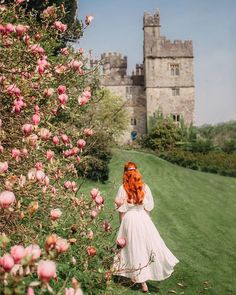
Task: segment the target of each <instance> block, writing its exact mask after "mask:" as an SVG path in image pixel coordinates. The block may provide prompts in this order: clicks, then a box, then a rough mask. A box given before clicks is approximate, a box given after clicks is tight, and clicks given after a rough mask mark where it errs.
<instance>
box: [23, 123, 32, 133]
mask: <svg viewBox="0 0 236 295" xmlns="http://www.w3.org/2000/svg"><path fill="white" fill-rule="evenodd" d="M32 130H33V125H32V124H24V125H23V126H22V131H23V132H24V134H25V135H29V134H30V133H31V132H32Z"/></svg>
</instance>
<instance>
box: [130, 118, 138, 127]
mask: <svg viewBox="0 0 236 295" xmlns="http://www.w3.org/2000/svg"><path fill="white" fill-rule="evenodd" d="M136 123H137V122H136V118H131V120H130V124H131V125H132V126H136Z"/></svg>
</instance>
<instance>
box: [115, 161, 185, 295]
mask: <svg viewBox="0 0 236 295" xmlns="http://www.w3.org/2000/svg"><path fill="white" fill-rule="evenodd" d="M115 202H116V205H117V210H118V211H119V213H120V222H121V224H120V229H119V232H118V236H117V244H118V245H119V246H120V247H121V250H120V252H119V254H118V255H117V256H116V257H115V262H114V270H115V274H116V275H121V276H124V277H127V278H130V279H131V280H132V281H133V282H136V283H141V286H142V291H144V292H148V287H147V284H146V281H147V280H156V281H161V280H164V279H166V278H168V277H169V276H170V275H171V273H172V272H173V268H174V266H175V264H176V263H178V262H179V261H178V259H177V258H176V257H175V256H174V255H173V254H172V253H171V252H170V250H169V249H168V248H167V247H166V245H165V243H164V241H163V240H162V238H161V237H160V234H159V232H158V231H157V229H156V227H155V225H154V224H153V222H152V220H151V218H150V216H149V212H150V211H151V210H152V209H153V207H154V203H153V197H152V193H151V191H150V188H149V187H148V185H147V184H145V183H143V181H142V176H141V174H140V173H139V171H138V170H137V165H136V164H135V163H133V162H128V163H127V164H126V165H125V167H124V175H123V185H121V186H120V188H119V190H118V193H117V196H116V200H115Z"/></svg>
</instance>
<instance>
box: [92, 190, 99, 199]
mask: <svg viewBox="0 0 236 295" xmlns="http://www.w3.org/2000/svg"><path fill="white" fill-rule="evenodd" d="M99 195H100V192H99V190H98V189H97V188H93V189H92V190H91V191H90V196H91V197H92V199H93V200H95V198H96V197H97V196H99Z"/></svg>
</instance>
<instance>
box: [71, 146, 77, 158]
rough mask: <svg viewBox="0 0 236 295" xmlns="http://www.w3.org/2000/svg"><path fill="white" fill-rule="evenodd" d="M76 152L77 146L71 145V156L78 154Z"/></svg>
mask: <svg viewBox="0 0 236 295" xmlns="http://www.w3.org/2000/svg"><path fill="white" fill-rule="evenodd" d="M78 152H79V148H78V147H76V146H75V147H73V148H72V149H71V155H72V156H74V155H76V154H78Z"/></svg>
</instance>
